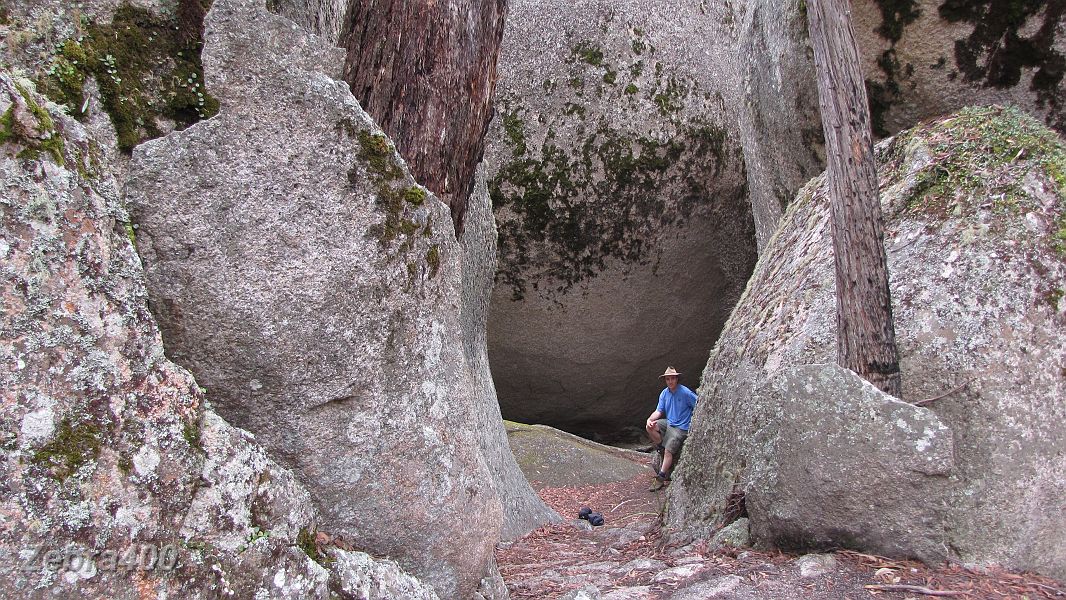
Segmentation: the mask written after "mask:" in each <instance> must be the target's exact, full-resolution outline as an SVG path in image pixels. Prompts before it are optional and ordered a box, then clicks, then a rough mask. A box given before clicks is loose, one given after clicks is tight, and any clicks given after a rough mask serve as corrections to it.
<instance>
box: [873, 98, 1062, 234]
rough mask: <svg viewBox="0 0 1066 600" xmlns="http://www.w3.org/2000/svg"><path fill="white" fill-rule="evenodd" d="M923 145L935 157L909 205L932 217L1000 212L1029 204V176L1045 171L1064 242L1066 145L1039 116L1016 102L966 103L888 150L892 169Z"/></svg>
mask: <svg viewBox="0 0 1066 600" xmlns="http://www.w3.org/2000/svg"><path fill="white" fill-rule="evenodd" d="M915 143H922V144H925V145H926V147H927V148H928V152H929V154H930V155H931V157H932V160H931V161H929V164H927V165H926V166H924V167H923V168H922V169H921V170H920V171H919V172H918V173H917V184H916V185H915V187H914V190H913V193H912V194H911V197H910V198H909V199H908V200H907V203H906V210H909V211H912V212H921V213H925V214H930V215H940V216H943V217H947V216H949V215H961V214H972V213H974V212H976V211H977V210H979V209H982V208H984V209H991V210H993V211H995V212H996V213H998V214H1001V215H1011V214H1017V213H1019V212H1020V211H1022V210H1028V207H1027V206H1025V200H1026V198H1027V197H1028V196H1027V193H1026V192H1025V190H1024V187H1023V186H1024V185H1025V181H1026V177H1027V176H1028V175H1029V174H1030V173H1031V172H1033V171H1034V170H1038V171H1040V172H1041V173H1042V174H1043V176H1044V177H1046V178H1047V179H1048V180H1049V181H1050V182H1052V184H1053V185H1054V186H1055V188H1056V191H1057V195H1058V199H1059V206H1058V207H1057V215H1056V221H1055V223H1056V225H1055V228H1054V231H1053V232H1052V235H1051V237H1052V243H1053V244H1056V245H1057V246H1059V247H1060V248H1061V250H1060V251H1062V250H1066V248H1062V247H1063V246H1064V245H1066V208H1064V206H1066V144H1064V143H1063V140H1062V139H1061V138H1060V137H1059V136H1058V135H1057V134H1056V133H1055V132H1053V131H1051V130H1049V129H1048V128H1047V127H1045V126H1044V125H1042V124H1041V123H1040V122H1039V121H1037V120H1036V119H1034V118H1032V117H1031V116H1029V115H1027V114H1025V113H1024V112H1022V111H1020V110H1018V109H1017V108H1014V107H1001V106H990V107H974V108H966V109H963V110H962V111H960V112H959V113H957V114H955V115H953V116H951V117H948V118H946V119H941V120H937V121H934V122H931V123H927V124H924V125H921V126H919V127H916V128H914V129H912V130H910V131H908V132H906V133H904V134H900V135H899V136H898V137H897V138H896V140H895V141H894V142H893V145H892V148H891V149H890V150H889V153H890V156H891V158H890V162H889V164H888V165H887V166H886V168H887V169H889V170H890V171H888V172H892V171H893V170H898V169H900V168H901V167H902V162H903V157H904V156H905V154H906V152H907V148H908V146H910V145H911V144H915Z"/></svg>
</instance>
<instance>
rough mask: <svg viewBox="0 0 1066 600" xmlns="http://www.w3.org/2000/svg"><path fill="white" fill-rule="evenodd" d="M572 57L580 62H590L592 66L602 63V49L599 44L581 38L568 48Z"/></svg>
mask: <svg viewBox="0 0 1066 600" xmlns="http://www.w3.org/2000/svg"><path fill="white" fill-rule="evenodd" d="M570 51H571V52H572V53H573V55H574V57H575V58H577V59H578V60H580V61H581V62H584V63H587V64H590V65H592V66H594V67H599V66H601V65H603V50H601V49H600V47H599V46H597V45H596V44H594V43H592V42H590V41H589V40H583V41H581V42H579V43H578V44H577V45H575V46H574V47H573V48H571V49H570Z"/></svg>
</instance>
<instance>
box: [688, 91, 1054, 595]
mask: <svg viewBox="0 0 1066 600" xmlns="http://www.w3.org/2000/svg"><path fill="white" fill-rule="evenodd" d="M877 154H878V160H879V167H880V168H879V172H880V173H881V195H882V198H881V199H882V206H883V208H884V211H885V215H886V220H887V224H886V240H885V246H886V250H887V252H888V264H889V273H890V275H889V276H890V280H891V288H892V299H893V310H894V314H895V326H896V336H897V342H898V345H899V350H900V354H901V360H902V363H901V364H902V371H903V387H904V400H906V401H909V402H916V401H920V400H923V399H931V398H938V399H937V400H935V401H933V402H931V403H928V404H927V408H928V409H929V410H930V411H931V412H932V413H933V414H934V415H935V417H936V419H938V420H939V422H940V423H941V424H942V425H943V426H944V427H946V428H947V429H948V430H950V432H951V438H952V446H953V448H954V465H953V466H951V468H950V470H948V471H947V472H946V473H945V474H943V475H936V476H937V477H942V478H943V485H942V486H941V487H940V488H939V489H937V490H935V493H933V494H931V495H928V496H927V497H926V498H925V500H924V503H925V506H927V507H930V509H932V508H933V507H937V506H940V505H942V506H943V510H942V512H939V513H938V514H939V515H940V516H938V517H936V519H935V520H934V521H927V520H919V521H915V522H911V523H909V525H910V526H911V527H914V528H915V529H922V530H925V531H926V532H928V533H929V534H930V535H931V536H934V537H935V536H937V535H943V540H944V542H945V544H946V547H945V548H943V552H944V553H946V554H947V555H948V556H953V557H957V558H960V559H962V560H964V561H974V562H984V563H999V564H1003V565H1006V566H1008V567H1011V568H1017V569H1028V570H1034V571H1038V572H1042V573H1047V574H1049V575H1052V576H1054V577H1059V578H1062V577H1064V576H1066V542H1064V541H1063V539H1062V536H1061V535H1059V533H1058V532H1061V531H1062V530H1063V529H1064V528H1066V521H1064V515H1063V513H1062V504H1061V498H1062V497H1063V494H1066V459H1064V456H1066V434H1064V432H1063V429H1062V427H1061V423H1062V421H1063V419H1066V404H1064V403H1063V402H1062V398H1064V397H1066V372H1064V371H1063V365H1064V364H1066V300H1064V299H1063V298H1064V297H1066V286H1064V284H1063V282H1064V281H1066V206H1064V204H1066V200H1064V197H1066V148H1064V146H1063V143H1062V141H1061V139H1060V138H1058V136H1056V135H1055V134H1054V133H1052V132H1050V131H1048V130H1047V129H1044V128H1043V127H1042V126H1040V124H1039V123H1037V122H1036V121H1034V120H1033V119H1032V118H1030V117H1027V116H1024V115H1023V114H1021V113H1019V112H1017V111H1016V110H1013V109H1010V110H1006V109H1000V108H996V107H993V108H988V109H967V110H964V111H962V112H961V113H958V114H956V115H953V116H951V117H948V118H945V119H941V120H937V121H932V122H930V123H928V124H925V125H923V126H921V127H918V128H915V129H914V130H911V131H908V132H905V133H903V134H900V135H898V136H897V137H895V138H893V139H892V140H891V141H886V142H885V143H882V144H881V145H879V146H878V152H877ZM825 188H826V186H825V181H824V177H819V178H816V179H814V180H812V181H811V183H810V184H809V185H808V186H807V187H806V188H804V189H803V190H802V191H801V193H800V195H799V196H798V197H797V199H796V201H795V202H794V203H793V205H792V206H790V207H789V210H788V212H787V213H786V215H785V218H784V221H783V223H782V226H781V228H780V229H779V231H778V232H777V234H776V235H775V236H774V238H773V239H772V240H771V242H770V244H769V245H768V246H767V248H766V251H765V253H764V255H763V256H762V257H761V258H760V261H759V264H758V266H757V267H756V270H755V273H754V274H753V276H752V279H751V281H750V282H749V285H748V288H747V290H746V291H745V294H744V297H743V298H742V300H741V302H740V304H738V306H737V308H736V310H735V311H734V313H733V315H732V316H731V317H730V321H729V323H728V324H727V326H726V328H725V330H724V331H723V334H722V337H721V338H720V339H719V341H718V343H717V345H716V346H715V348H714V350H713V351H712V353H711V357H710V360H709V361H708V363H707V368H706V370H705V371H704V375H703V385H702V386H701V387H700V390H699V394H700V403H699V404H698V405H697V408H696V413H695V415H694V416H693V421H692V425H693V426H692V431H691V435H690V437H689V441H688V444H687V446H686V450H685V458H684V459H683V460H682V461H681V463H680V464H679V466H678V471H677V476H676V477H675V483H674V484H673V486H671V491H670V493H669V499H670V500H669V502H670V510H669V511H668V514H669V515H670V523H671V525H672V526H673V527H679V528H686V529H690V530H691V531H694V532H701V531H706V530H707V529H708V528H710V527H713V526H714V525H715V524H716V523H717V522H718V520H719V519H720V518H721V517H722V511H723V509H724V508H725V502H726V499H727V498H729V497H730V492H731V491H733V489H734V487H736V488H738V489H739V490H748V489H755V488H754V487H753V486H756V485H759V486H762V487H763V488H765V487H766V484H765V482H766V481H769V480H771V479H772V478H774V477H781V478H785V480H787V479H788V478H792V480H793V481H798V480H797V479H795V478H796V477H799V476H798V475H796V474H795V473H787V472H784V470H782V471H781V472H778V470H777V468H776V467H775V465H774V464H773V462H764V463H756V462H755V460H756V457H766V456H771V457H773V456H774V453H775V452H778V453H779V452H780V450H779V449H778V450H775V445H779V444H780V443H781V440H782V439H784V438H783V434H782V433H781V432H782V431H792V434H791V435H793V437H794V439H793V440H792V441H791V442H789V443H791V444H792V445H793V446H796V447H799V448H818V447H822V448H823V450H826V448H825V443H826V442H824V441H819V442H817V443H815V442H813V441H812V442H810V443H807V442H805V441H804V440H803V439H802V437H796V436H800V434H802V432H803V430H804V428H814V430H815V431H822V432H823V433H825V434H826V435H827V436H828V435H831V434H840V433H842V432H844V431H845V430H846V428H845V427H844V425H845V424H844V423H842V422H840V420H839V418H838V417H835V416H833V414H825V413H827V412H830V407H831V406H833V405H825V404H824V403H820V404H819V406H815V407H807V408H806V409H804V410H802V411H800V410H798V409H795V408H793V409H789V410H786V411H783V410H782V407H781V406H780V405H779V404H780V403H779V402H777V401H772V402H771V401H767V402H763V401H761V400H759V399H760V398H765V399H773V398H778V397H779V395H775V394H774V393H769V394H763V393H756V391H759V390H767V389H770V386H771V383H772V382H777V381H779V380H780V379H781V378H782V377H783V376H784V373H785V372H787V371H788V370H789V369H791V368H793V367H794V366H797V365H803V364H815V363H831V362H834V360H835V354H836V349H835V308H834V279H833V277H834V276H833V263H832V257H831V246H832V245H831V240H830V238H829V226H828V217H827V212H828V210H827V209H828V207H827V199H826V195H825V194H826V191H825ZM793 398H794V400H793V402H796V401H798V400H799V399H802V396H795V395H793ZM846 398H847V396H846V395H845V396H843V398H841V399H838V400H837V402H838V403H839V402H842V401H843V400H845V399H846ZM793 406H794V405H793ZM846 406H847V407H848V410H849V411H850V412H851V413H852V414H854V413H855V411H858V410H859V408H858V405H855V404H853V403H848V404H847V405H846ZM816 417H817V419H818V420H817V421H813V422H812V421H811V419H814V418H816ZM794 418H795V419H796V422H795V423H792V422H790V421H789V420H790V419H794ZM883 420H884V419H883V418H882V419H881V421H883ZM853 421H854V420H853ZM818 428H821V429H818ZM929 429H930V430H933V431H935V428H932V427H930V428H929ZM915 431H917V429H915ZM923 431H924V428H923ZM935 449H936V447H935V446H930V447H929V448H928V449H927V450H929V451H932V450H935ZM901 452H902V449H901ZM908 452H910V451H909V450H908ZM911 455H912V456H913V453H911ZM833 456H835V454H828V455H827V454H825V453H819V451H816V450H812V451H810V452H807V453H806V456H805V457H804V460H805V464H804V467H803V468H804V469H806V470H807V471H808V472H809V473H819V472H824V473H830V472H832V473H833V474H834V475H833V486H834V487H840V486H849V485H854V486H855V487H861V486H862V485H864V484H863V482H865V481H867V480H868V479H869V478H871V477H875V476H878V474H879V473H882V472H883V471H884V470H885V469H900V468H901V465H894V466H893V465H888V464H885V465H882V466H876V465H874V466H875V467H876V470H874V471H871V472H856V471H853V470H848V471H844V470H842V469H841V468H840V467H839V465H836V466H834V465H833V464H828V462H827V461H831V460H832V457H833ZM793 462H795V461H793ZM908 469H909V470H910V471H911V472H912V473H913V475H914V477H915V478H916V481H919V482H920V481H922V480H924V478H925V477H927V476H929V475H930V473H928V472H927V471H925V470H923V469H921V468H917V467H916V466H913V465H912V466H909V467H908ZM849 480H850V481H849ZM756 481H759V482H762V483H758V484H757V483H756ZM811 483H812V484H813V483H814V481H813V479H812V481H811ZM798 490H802V488H796V490H794V492H795V491H798ZM806 493H808V494H817V493H818V490H806ZM909 493H910V492H909V491H907V489H897V488H895V487H891V486H885V487H882V488H880V489H879V490H876V491H875V490H869V500H870V503H869V504H867V505H865V506H864V507H852V510H860V511H861V510H862V509H863V508H866V509H868V511H869V513H868V514H866V515H864V516H863V518H866V519H876V518H877V517H878V515H880V514H881V513H882V512H884V509H885V507H886V506H888V507H890V506H896V505H898V503H899V501H900V500H901V499H906V498H908V497H909V496H908V494H909ZM759 505H760V506H763V507H764V509H765V510H764V512H761V513H760V511H759V510H753V511H751V512H752V514H751V518H752V532H753V535H754V536H755V538H756V539H755V541H756V542H759V541H763V542H766V541H779V540H775V535H776V533H775V531H774V530H772V529H771V527H772V526H773V525H774V523H773V519H774V517H775V514H774V513H773V510H774V509H773V507H772V502H768V501H766V500H764V501H762V502H761V503H760V504H759ZM808 509H809V510H818V509H820V507H815V506H810V507H808ZM938 510H939V509H938ZM897 514H898V513H897ZM933 514H936V513H926V515H927V516H928V515H933ZM858 517H859V515H852V517H851V518H852V519H855V518H858ZM923 519H924V517H923ZM790 521H791V523H792V526H793V527H794V528H795V529H794V531H795V532H796V533H795V535H794V536H793V538H794V539H795V540H797V541H801V542H802V541H806V540H805V539H804V538H803V535H802V532H803V531H805V530H804V529H803V527H804V525H803V522H802V520H798V519H795V518H792V519H791V520H790ZM812 522H813V523H821V524H823V525H824V522H821V521H817V520H812ZM851 524H852V521H849V522H847V523H840V526H841V531H842V532H843V531H847V526H849V525H851ZM938 532H942V533H938ZM809 541H811V542H816V543H817V544H816V545H821V544H822V543H824V542H825V540H824V539H817V538H813V537H812V538H810V540H809ZM833 543H835V544H839V545H860V546H861V545H862V544H860V543H857V540H856V538H853V537H851V536H849V535H841V536H840V537H839V539H834V540H833ZM923 547H925V548H928V544H925V545H924V546H922V545H915V546H912V547H910V548H903V547H897V548H890V549H889V550H891V551H892V552H893V553H894V554H903V555H906V554H912V555H926V553H925V551H923V549H922V548H923Z"/></svg>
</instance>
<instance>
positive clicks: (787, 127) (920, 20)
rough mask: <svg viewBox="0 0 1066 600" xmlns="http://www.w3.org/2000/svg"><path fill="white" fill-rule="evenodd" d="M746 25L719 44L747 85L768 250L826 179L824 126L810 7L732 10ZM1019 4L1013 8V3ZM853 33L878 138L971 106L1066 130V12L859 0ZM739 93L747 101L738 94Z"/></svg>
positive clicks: (747, 146) (760, 0) (748, 148)
mask: <svg viewBox="0 0 1066 600" xmlns="http://www.w3.org/2000/svg"><path fill="white" fill-rule="evenodd" d="M727 4H728V5H729V6H731V7H733V9H734V10H735V14H736V19H735V20H732V21H729V20H726V21H722V22H721V28H720V30H719V35H720V36H721V37H723V38H726V39H733V40H735V44H734V47H735V48H736V53H735V54H726V55H723V56H724V58H723V59H721V60H723V61H724V62H726V63H727V65H726V67H725V68H731V69H733V70H735V74H736V77H737V85H736V86H733V87H727V88H725V92H723V93H726V97H727V99H728V100H729V101H731V102H732V103H733V105H735V106H737V107H738V108H739V109H740V113H739V119H738V120H737V123H738V127H739V136H738V137H739V138H740V140H741V142H742V146H743V147H744V158H745V161H746V164H747V168H748V171H747V173H748V183H749V186H750V192H751V199H752V204H753V213H754V215H755V222H756V231H757V235H758V240H759V248H760V250H761V249H762V248H763V247H764V246H765V245H766V243H767V242H768V241H769V239H770V236H771V235H773V232H774V230H775V229H776V225H777V219H778V218H779V217H780V215H781V213H782V211H783V207H784V206H785V205H787V204H788V202H789V201H791V199H792V197H793V196H794V194H795V191H796V190H797V189H798V188H799V187H800V186H802V185H803V183H804V182H805V181H807V179H809V178H810V177H812V176H813V175H815V174H816V173H817V172H818V171H820V170H821V169H822V167H823V165H824V158H823V157H822V150H821V145H822V140H821V138H822V133H821V120H820V117H819V111H818V92H817V85H816V80H815V71H814V54H813V51H812V50H811V46H810V41H809V38H808V33H807V16H806V4H805V2H803V0H788V1H787V2H778V1H771V0H743V1H739V2H728V3H727ZM1008 4H1009V6H1008ZM851 6H852V19H853V21H852V24H853V27H854V30H855V35H856V41H857V43H858V46H859V50H860V55H861V56H862V60H863V73H864V74H865V77H866V81H867V91H868V93H869V96H870V109H871V117H872V124H873V128H874V134H875V135H876V136H878V137H884V136H887V135H891V134H894V133H896V132H898V131H900V130H902V129H904V128H907V127H912V126H914V125H915V124H916V123H917V122H918V121H920V120H922V119H927V118H930V117H936V116H939V115H944V114H947V113H950V112H952V111H955V110H958V109H960V108H962V107H963V106H966V105H970V104H990V103H1004V104H1007V103H1009V104H1013V105H1016V106H1019V107H1021V108H1022V109H1023V110H1026V111H1027V112H1029V113H1030V114H1033V115H1035V116H1037V117H1038V118H1039V119H1040V120H1042V121H1043V122H1044V123H1045V124H1047V125H1048V126H1049V127H1052V128H1054V129H1056V130H1057V131H1059V132H1064V131H1066V107H1064V106H1063V103H1062V98H1064V97H1066V81H1064V80H1063V76H1064V74H1066V36H1063V35H1062V34H1061V31H1062V28H1063V23H1064V21H1063V15H1064V12H1066V7H1064V6H1063V5H1062V4H1061V3H1047V2H1038V1H1033V0H1025V1H1020V2H1012V3H1006V4H1005V3H999V2H993V1H991V0H962V1H957V0H952V1H944V0H903V1H891V2H890V1H888V0H856V1H853V2H852V3H851ZM731 90H732V91H735V92H737V93H738V95H737V96H736V97H732V96H729V95H728V92H729V91H731Z"/></svg>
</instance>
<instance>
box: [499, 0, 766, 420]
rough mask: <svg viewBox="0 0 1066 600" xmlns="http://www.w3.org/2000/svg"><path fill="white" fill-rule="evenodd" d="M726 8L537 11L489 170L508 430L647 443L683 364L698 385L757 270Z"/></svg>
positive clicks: (516, 37)
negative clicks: (533, 427)
mask: <svg viewBox="0 0 1066 600" xmlns="http://www.w3.org/2000/svg"><path fill="white" fill-rule="evenodd" d="M727 13H728V10H727V8H723V7H722V6H719V5H718V3H710V4H708V5H706V6H704V5H699V4H682V5H678V4H677V3H664V2H646V1H639V2H638V1H627V2H622V3H618V2H592V3H584V4H580V5H574V4H573V3H570V2H542V1H519V2H512V3H511V4H510V8H509V15H508V19H507V26H506V30H505V33H504V40H503V44H502V46H501V50H500V59H499V76H500V80H499V84H498V87H497V96H496V118H495V120H494V122H493V124H492V125H491V127H490V132H489V137H488V142H487V149H486V158H485V162H486V165H487V168H488V173H489V177H490V180H489V192H490V195H491V197H492V203H493V210H494V212H495V215H496V219H497V222H498V224H499V256H500V265H499V269H498V272H497V278H496V280H497V285H496V289H495V290H494V292H493V299H492V310H491V311H490V316H489V319H490V320H489V353H490V356H491V358H492V370H493V375H494V379H495V381H496V388H497V391H498V393H499V398H500V404H501V407H502V408H503V412H504V416H506V417H508V418H514V419H516V420H519V421H524V422H542V423H550V424H552V425H555V426H558V427H562V428H564V429H568V430H571V431H577V432H581V433H585V434H601V435H603V434H606V435H610V434H613V433H616V432H617V431H618V430H619V429H620V428H622V427H626V426H634V425H635V426H637V428H638V429H639V427H640V423H641V422H642V420H643V418H645V417H647V415H648V414H649V413H650V412H651V411H652V410H653V409H654V402H655V400H656V398H657V395H658V392H659V390H660V389H661V388H662V386H661V385H660V383H661V381H659V380H658V379H657V378H656V377H657V376H658V375H659V374H660V373H662V371H663V369H664V368H665V367H666V366H667V365H668V364H672V365H673V366H675V367H676V368H678V369H679V370H681V371H687V372H688V373H689V374H690V375H691V378H690V379H688V380H687V381H688V382H689V384H690V385H692V386H695V384H696V377H695V375H696V374H697V373H698V370H699V368H700V367H701V366H702V365H703V364H704V362H705V359H706V356H705V353H706V351H707V348H708V347H710V345H711V344H712V343H713V341H714V339H715V337H716V336H717V333H718V331H719V330H720V328H721V326H722V323H723V322H724V319H725V317H726V316H727V315H728V312H729V310H730V308H731V307H732V305H733V304H734V303H735V301H736V299H737V298H738V297H739V293H740V290H741V288H742V285H743V281H744V280H745V278H746V277H747V274H748V273H749V272H750V269H751V267H752V264H753V260H754V238H753V228H752V223H751V214H750V210H749V208H748V205H747V203H746V201H745V179H744V174H743V166H742V162H743V161H742V158H741V156H740V149H739V147H738V146H737V143H736V140H735V139H731V138H730V137H729V136H728V135H727V128H728V127H729V125H728V123H726V122H725V119H726V116H725V114H726V113H727V111H728V107H727V106H726V103H725V101H724V100H723V95H722V94H721V93H720V89H721V87H722V86H725V85H728V82H729V78H728V74H727V73H726V72H725V71H723V70H722V69H720V68H718V67H719V65H717V64H715V63H714V61H708V57H709V56H714V55H715V54H716V53H719V52H725V51H726V46H725V45H719V44H720V43H721V44H724V40H722V39H720V38H718V37H716V36H713V35H709V33H710V32H712V31H713V30H714V27H715V23H716V22H717V21H718V20H721V19H725V18H728V15H727Z"/></svg>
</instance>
